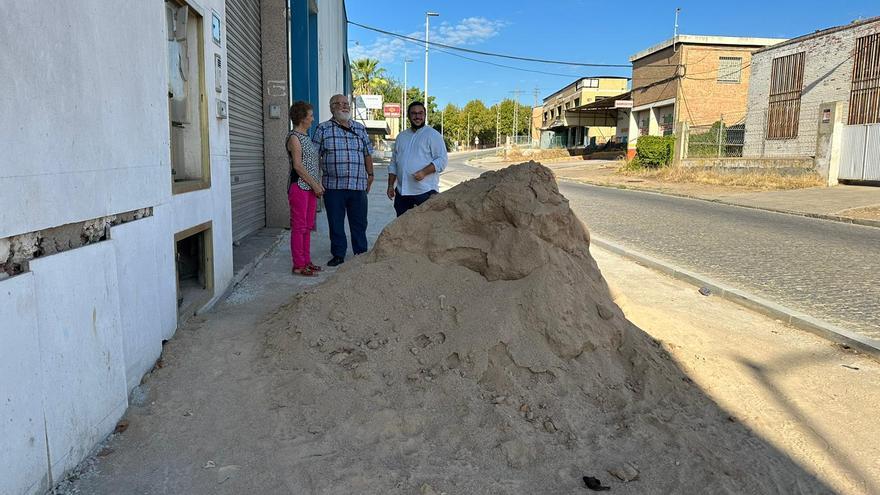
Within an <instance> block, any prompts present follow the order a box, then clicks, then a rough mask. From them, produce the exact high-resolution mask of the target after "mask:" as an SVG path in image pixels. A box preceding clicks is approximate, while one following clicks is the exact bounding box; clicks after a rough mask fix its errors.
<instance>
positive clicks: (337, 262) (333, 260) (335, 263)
mask: <svg viewBox="0 0 880 495" xmlns="http://www.w3.org/2000/svg"><path fill="white" fill-rule="evenodd" d="M343 263H345V258H343V257H342V256H334V257H332V258H330V261H328V262H327V266H339V265H341V264H343Z"/></svg>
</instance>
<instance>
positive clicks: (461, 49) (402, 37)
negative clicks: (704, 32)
mask: <svg viewBox="0 0 880 495" xmlns="http://www.w3.org/2000/svg"><path fill="white" fill-rule="evenodd" d="M348 23H349V24H351V25H353V26H358V27H360V28H364V29H368V30H370V31H375V32H377V33H382V34H386V35H388V36H394V37H396V38H400V39H405V40H410V41H414V42H417V43H421V44H424V43H425V40H420V39H418V38H413V37H411V36H404V35H402V34H397V33H394V32H391V31H386V30H384V29H379V28H376V27H372V26H366V25H364V24H360V23H357V22H354V21H351V20H349V21H348ZM427 43H428V44H429V45H432V46H435V47H437V46H439V47H443V48H448V49H450V50H457V51H461V52H466V53H473V54H476V55H485V56H488V57H499V58H508V59H512V60H522V61H525V62H538V63H542V64H556V65H569V66H577V67H620V68H626V69H628V68H630V67H632V66H631V65H630V64H591V63H583V62H565V61H561V60H547V59H540V58H531V57H520V56H517V55H507V54H503V53H492V52H484V51H480V50H472V49H470V48H461V47H458V46H452V45H446V44H443V43H437V42H436V41H428V42H427Z"/></svg>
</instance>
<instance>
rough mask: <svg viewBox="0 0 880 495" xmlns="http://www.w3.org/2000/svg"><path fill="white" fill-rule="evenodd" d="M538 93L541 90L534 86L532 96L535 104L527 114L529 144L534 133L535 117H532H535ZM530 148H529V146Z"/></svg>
mask: <svg viewBox="0 0 880 495" xmlns="http://www.w3.org/2000/svg"><path fill="white" fill-rule="evenodd" d="M540 91H541V88H539V87H537V86H535V89H533V90H532V94H533V95H534V97H535V103H534V105H532V111H531V113H529V143H531V141H532V136H533V135H534V133H535V129H534V127H535V117H534V116H535V109H536V108H538V94H539V92H540ZM538 134H539V136H538V137H539V138H540V133H538ZM539 140H540V139H539ZM530 146H531V144H530Z"/></svg>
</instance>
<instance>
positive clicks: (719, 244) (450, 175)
mask: <svg viewBox="0 0 880 495" xmlns="http://www.w3.org/2000/svg"><path fill="white" fill-rule="evenodd" d="M468 158H471V157H470V156H464V157H455V158H453V159H452V160H450V164H449V166H448V168H447V170H446V171H445V172H444V174H443V182H444V183H457V182H460V181H463V180H467V179H470V178H473V177H476V176H477V175H479V174H480V173H482V172H483V171H484V170H482V169H479V168H476V167H472V166H470V165H467V163H466V162H465V161H466V160H467V159H468ZM560 191H561V192H562V193H563V194H564V195H565V196H566V197H567V198H568V199H569V202H570V204H571V206H572V209H574V211H575V213H576V214H577V215H578V216H579V217H580V218H581V220H582V221H583V222H584V223H585V224H586V225H587V227H588V228H589V230H590V232H591V233H592V234H594V235H596V236H599V237H601V238H603V239H607V240H609V241H613V242H615V243H618V244H621V245H624V246H627V247H629V248H631V249H635V250H637V251H640V252H642V253H645V254H648V255H651V256H653V257H656V258H659V259H662V260H665V261H667V262H669V263H671V264H674V265H676V266H678V267H681V268H685V269H687V270H690V271H693V272H696V273H699V274H702V275H705V276H708V277H711V278H713V279H715V280H718V281H719V282H723V283H726V284H728V285H730V286H732V287H736V288H738V289H742V290H746V291H749V292H751V293H753V294H756V295H759V296H761V297H764V298H766V299H769V300H771V301H774V302H776V303H778V304H782V305H784V306H788V307H790V308H792V309H795V310H799V311H802V312H804V313H806V314H809V315H811V316H813V317H815V318H818V319H821V320H825V321H827V322H829V323H832V324H835V325H838V326H840V327H843V328H847V329H849V330H853V331H856V332H859V333H861V334H863V335H865V336H868V337H871V338H873V339H880V229H878V228H873V227H862V226H858V225H849V224H844V223H839V222H832V221H827V220H818V219H812V218H805V217H799V216H795V215H785V214H780V213H773V212H768V211H763V210H753V209H748V208H740V207H736V206H727V205H721V204H716V203H710V202H706V201H699V200H690V199H684V198H677V197H673V196H664V195H661V194H654V193H646V192H639V191H633V190H626V189H613V188H607V187H599V186H590V185H585V184H575V183H571V182H561V183H560Z"/></svg>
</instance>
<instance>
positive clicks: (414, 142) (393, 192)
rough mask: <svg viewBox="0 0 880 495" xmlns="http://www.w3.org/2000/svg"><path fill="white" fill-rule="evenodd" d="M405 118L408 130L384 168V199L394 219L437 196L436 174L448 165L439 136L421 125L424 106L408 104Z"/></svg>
mask: <svg viewBox="0 0 880 495" xmlns="http://www.w3.org/2000/svg"><path fill="white" fill-rule="evenodd" d="M406 115H407V118H408V119H409V123H410V128H409V129H406V130H405V131H403V132H401V133H400V134H399V135H398V136H397V140H396V141H395V143H394V151H393V152H392V154H391V164H390V165H389V166H388V199H391V200H393V201H394V211H396V212H397V216H400V215H403V214H404V213H406V212H407V211H408V210H410V209H412V208H415V207H416V206H418V205H420V204H422V203H424V202H425V201H427V200H428V198H430V197H431V196H433V195H435V194H437V193H438V192H439V190H440V172H442V171H443V170H444V169H445V168H446V163H447V162H448V157H447V155H446V143H444V142H443V136H441V135H440V133H439V132H437V130H436V129H434V128H433V127H429V126H427V125H425V105H424V104H423V103H422V102H420V101H414V102H412V103H410V104H409V106H408V107H407V109H406Z"/></svg>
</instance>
